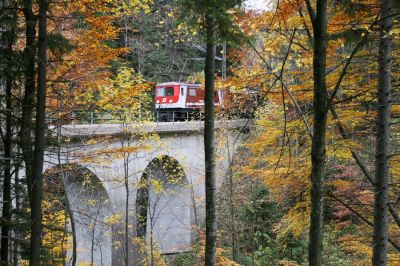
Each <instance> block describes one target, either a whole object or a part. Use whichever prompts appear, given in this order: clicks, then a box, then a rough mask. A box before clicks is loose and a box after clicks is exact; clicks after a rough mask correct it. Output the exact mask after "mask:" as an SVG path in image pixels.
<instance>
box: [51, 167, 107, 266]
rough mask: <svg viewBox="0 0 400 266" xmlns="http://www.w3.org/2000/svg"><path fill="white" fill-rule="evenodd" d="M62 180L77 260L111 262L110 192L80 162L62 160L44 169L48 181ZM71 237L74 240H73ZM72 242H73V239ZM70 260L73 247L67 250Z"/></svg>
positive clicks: (82, 261) (95, 262) (100, 263)
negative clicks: (62, 161)
mask: <svg viewBox="0 0 400 266" xmlns="http://www.w3.org/2000/svg"><path fill="white" fill-rule="evenodd" d="M57 180H58V181H61V182H62V184H63V187H64V191H65V202H66V206H67V208H68V212H69V216H70V230H71V231H73V232H74V233H75V238H73V240H72V241H74V242H75V246H76V254H77V256H76V263H77V265H79V264H82V263H92V265H111V264H112V228H111V225H110V224H108V223H107V219H108V218H109V217H110V216H111V214H112V212H111V204H110V199H109V195H108V193H107V191H106V189H105V188H104V186H103V184H102V182H101V180H100V179H99V178H98V177H97V176H96V175H95V174H94V173H93V172H92V171H90V170H89V169H88V168H86V167H84V166H81V165H79V164H62V165H60V166H56V167H53V168H50V169H47V171H46V172H45V182H51V181H53V182H57ZM72 241H71V242H72ZM71 244H72V243H71ZM68 257H69V258H70V261H71V260H72V251H71V252H68Z"/></svg>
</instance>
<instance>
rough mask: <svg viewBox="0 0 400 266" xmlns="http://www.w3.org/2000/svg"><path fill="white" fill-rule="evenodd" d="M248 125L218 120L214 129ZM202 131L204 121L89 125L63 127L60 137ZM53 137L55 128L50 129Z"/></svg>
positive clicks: (239, 121) (236, 127)
mask: <svg viewBox="0 0 400 266" xmlns="http://www.w3.org/2000/svg"><path fill="white" fill-rule="evenodd" d="M247 124H248V120H246V119H241V120H218V121H215V128H216V129H222V128H224V129H240V128H242V127H244V126H246V125H247ZM203 129H204V121H184V122H158V123H156V122H150V123H144V124H125V125H124V124H91V125H64V126H61V132H60V133H61V136H64V137H99V136H110V135H118V134H122V133H124V131H126V132H137V133H149V132H154V133H158V134H171V133H184V132H196V131H198V132H201V131H203ZM50 130H52V132H54V133H53V135H55V134H56V128H55V127H51V128H50Z"/></svg>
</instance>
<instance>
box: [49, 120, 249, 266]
mask: <svg viewBox="0 0 400 266" xmlns="http://www.w3.org/2000/svg"><path fill="white" fill-rule="evenodd" d="M245 124H246V121H218V122H216V128H217V129H218V130H217V133H216V136H217V140H216V147H217V149H216V154H217V156H216V157H217V165H216V166H217V167H216V168H217V180H218V183H219V185H220V183H221V182H222V180H223V177H224V175H225V174H226V173H227V170H228V166H229V156H230V155H232V154H233V152H234V151H235V149H236V147H237V145H238V144H239V141H240V139H241V137H240V134H241V133H242V132H243V129H244V126H245ZM54 131H56V130H55V129H54ZM54 134H55V133H54ZM60 136H61V138H62V146H61V147H60V148H54V150H52V151H51V152H48V153H47V155H46V162H47V164H46V172H45V173H46V176H45V181H44V182H46V179H50V178H61V180H62V181H63V183H64V188H65V192H66V198H67V199H68V200H67V201H68V205H69V208H70V213H72V218H71V226H70V229H71V230H74V231H75V235H76V247H77V265H79V263H83V262H88V263H90V262H92V261H93V264H94V265H123V260H124V258H125V254H126V253H127V252H128V254H129V255H128V256H129V264H130V265H135V264H137V262H138V260H139V259H142V258H143V255H139V253H142V252H139V251H138V246H139V245H138V244H137V242H136V240H135V239H137V238H136V237H142V238H144V236H145V235H146V239H147V245H148V246H151V245H153V246H155V247H157V250H158V251H157V252H159V253H161V254H173V253H179V252H184V251H188V250H189V249H190V248H191V244H192V243H193V242H194V241H195V237H196V234H195V232H196V228H198V226H201V225H202V223H203V222H204V216H205V215H204V213H205V212H204V168H205V167H204V144H203V122H201V121H194V122H175V123H157V124H155V123H152V124H146V125H121V124H97V125H75V126H64V127H62V128H61V129H59V130H58V137H60ZM53 137H56V136H55V135H53ZM126 213H128V215H126ZM126 231H128V236H127V237H126V234H125V232H126ZM126 242H129V244H128V247H126V245H125V243H126ZM148 252H149V251H148ZM69 255H70V254H69Z"/></svg>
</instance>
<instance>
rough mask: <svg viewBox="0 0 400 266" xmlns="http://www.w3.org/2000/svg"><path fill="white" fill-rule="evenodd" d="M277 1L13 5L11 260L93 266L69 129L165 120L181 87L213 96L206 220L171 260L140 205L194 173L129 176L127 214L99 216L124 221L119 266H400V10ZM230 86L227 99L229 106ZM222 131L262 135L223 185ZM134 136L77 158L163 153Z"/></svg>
mask: <svg viewBox="0 0 400 266" xmlns="http://www.w3.org/2000/svg"><path fill="white" fill-rule="evenodd" d="M260 2H263V1H260ZM263 3H264V4H265V8H264V9H262V10H252V9H247V8H246V3H243V2H242V1H240V0H235V1H233V0H219V1H218V0H73V1H62V0H58V1H55V0H2V1H1V2H0V136H1V142H0V147H1V154H0V181H1V182H0V195H1V200H0V203H1V207H0V209H1V224H0V226H1V254H0V256H1V258H0V260H1V265H28V264H29V265H95V264H94V262H93V256H92V260H91V261H88V262H87V263H85V264H82V263H80V264H79V263H77V256H79V250H77V248H76V238H75V235H74V234H75V233H74V219H73V215H74V214H73V213H72V211H71V209H70V207H69V199H68V197H66V193H65V189H64V185H63V182H62V180H63V179H62V178H61V177H62V176H63V175H64V174H65V173H68V171H69V169H67V168H68V167H67V168H66V167H65V166H62V165H61V159H60V158H61V157H62V156H63V155H62V152H63V147H64V146H65V145H68V143H69V142H70V141H71V140H70V139H68V138H66V137H64V136H62V135H61V129H60V128H61V127H62V126H64V125H68V124H71V123H93V121H94V123H100V124H101V123H121V124H124V125H127V128H128V125H129V124H136V125H144V124H151V123H152V122H153V121H154V118H153V112H154V110H153V105H154V102H153V89H154V86H155V84H157V83H161V82H167V81H180V82H193V83H194V82H197V83H202V84H204V86H205V90H206V95H205V99H204V102H205V107H204V110H203V111H202V112H204V114H203V115H202V117H204V118H203V121H204V151H205V165H206V167H205V198H204V199H203V200H204V201H205V202H206V206H205V208H206V210H205V214H206V215H205V221H203V222H201V221H199V222H198V221H196V228H195V231H196V241H195V243H193V245H192V249H191V250H190V251H188V252H183V253H177V254H173V255H168V256H167V255H163V254H160V252H159V251H158V250H157V244H156V243H154V242H153V241H151V240H152V239H151V238H150V240H149V238H146V221H147V219H148V218H146V217H147V208H142V207H143V206H137V207H136V211H132V210H131V209H130V206H131V205H132V204H133V205H134V203H132V202H130V195H131V192H132V191H133V190H135V191H136V190H137V191H138V192H137V193H138V195H139V196H140V199H141V200H142V201H143V202H142V203H143V204H144V205H145V204H146V201H148V198H146V195H147V194H148V189H149V186H152V187H153V188H154V189H155V190H156V191H157V193H167V187H168V186H167V184H166V183H168V182H172V183H173V182H175V181H174V180H175V179H176V178H180V177H179V174H172V175H171V174H166V175H170V176H168V178H166V179H165V180H166V181H165V180H164V181H163V182H164V183H163V182H159V181H157V180H151V178H148V179H147V178H146V179H145V180H144V181H138V182H137V183H135V184H130V183H129V180H130V179H129V175H130V174H131V173H128V170H126V169H128V167H127V168H126V169H125V171H124V176H121V177H118V178H116V180H115V182H120V184H121V186H124V188H125V189H126V209H125V212H123V213H120V214H118V215H113V216H110V217H103V218H104V219H103V220H102V221H100V222H101V223H102V226H112V225H113V224H115V223H122V224H124V226H123V228H121V231H120V232H119V233H120V234H119V235H120V236H121V240H120V241H119V242H118V243H120V245H119V246H118V247H114V248H120V249H121V250H123V251H124V252H122V253H121V254H123V255H122V257H123V258H122V261H123V263H122V262H121V263H122V264H121V265H135V264H137V265H316V266H321V265H374V266H375V265H400V59H399V58H400V49H399V46H400V2H399V1H397V0H271V1H270V2H263ZM215 90H223V91H226V92H228V93H227V95H228V96H227V99H225V102H224V107H225V108H223V110H219V109H218V110H214V109H215V108H214V104H213V97H214V91H215ZM219 119H245V120H246V121H247V122H246V129H244V130H241V131H240V132H239V133H238V134H239V135H240V136H238V138H240V139H241V140H242V141H241V144H240V145H238V148H237V149H236V150H235V151H231V152H230V154H229V158H228V161H229V167H228V169H227V171H226V175H225V176H224V177H223V180H222V181H221V183H222V185H221V187H219V188H218V189H217V188H216V171H215V165H216V164H218V160H220V158H218V156H216V155H215V152H214V151H215V149H216V148H217V147H218V145H220V144H219V143H217V141H216V140H217V137H218V134H224V132H219V131H217V130H215V128H214V121H215V120H219ZM128 131H129V130H127V132H124V134H126V135H127V137H126V139H125V140H123V141H122V143H121V147H120V148H114V149H109V150H106V149H105V150H104V151H102V152H98V153H96V154H93V155H92V156H91V157H85V156H82V158H78V159H76V158H75V159H76V160H78V161H79V160H81V161H85V162H89V161H96V162H101V163H106V161H107V160H108V159H109V158H115V157H119V158H124V162H125V161H126V164H128V162H129V158H132V157H134V156H135V154H137V153H138V152H139V151H141V152H143V151H146V150H147V149H148V148H149V147H146V145H145V144H143V143H145V141H143V143H141V142H135V143H136V144H135V146H132V145H131V142H130V139H131V138H140V139H141V140H148V139H151V140H152V141H154V142H157V141H160V139H159V138H158V137H157V136H156V135H155V134H146V135H143V136H139V137H138V136H137V133H136V132H128ZM102 141H104V143H105V144H104V145H106V142H107V140H99V139H89V140H88V141H87V143H86V144H87V145H91V144H94V143H97V144H98V143H101V142H102ZM45 154H47V156H49V155H48V154H52V156H53V157H54V158H59V159H58V160H59V165H55V168H53V169H56V170H53V171H45V170H46V169H45V167H44V165H46V161H45V160H44V158H45ZM160 160H161V159H160ZM162 160H164V159H162ZM164 163H165V162H164ZM166 165H168V167H167V168H168V169H162V171H161V170H160V171H161V172H163V171H164V172H165V173H167V172H169V173H176V172H178V173H179V172H180V169H179V167H180V166H178V165H177V164H175V162H166ZM57 167H58V168H57ZM154 167H156V165H155V166H154ZM164 172H163V173H164ZM81 174H82V175H83V176H85V174H84V171H83V170H82V173H81ZM88 179H89V178H88ZM85 182H86V181H85ZM88 183H90V182H89V181H88ZM86 187H87V190H88V191H92V190H93V191H96V190H97V188H96V187H95V186H93V187H90V184H89V185H88V184H86ZM88 193H89V192H88ZM139 196H138V197H139ZM90 204H91V206H93V208H96V207H97V206H99V207H98V208H99V209H100V207H101V206H102V205H104V204H109V203H108V202H106V201H105V200H104V201H97V202H94V201H93V202H91V203H90ZM130 204H131V205H130ZM194 207H195V206H194ZM132 216H136V219H137V226H136V229H135V230H133V231H132V226H133V225H132V224H130V221H131V217H132ZM93 221H95V222H94V224H93V223H89V224H88V225H87V226H88V227H89V228H95V226H96V224H95V223H96V221H98V219H97V218H96V219H93ZM93 232H94V229H93ZM93 238H94V233H93ZM93 241H94V240H93ZM132 247H135V252H134V254H136V255H135V256H133V255H130V254H131V253H130V249H132ZM134 257H135V258H134Z"/></svg>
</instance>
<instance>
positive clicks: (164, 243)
mask: <svg viewBox="0 0 400 266" xmlns="http://www.w3.org/2000/svg"><path fill="white" fill-rule="evenodd" d="M136 221H137V223H136V231H137V236H138V237H141V238H146V239H147V243H148V244H149V245H150V246H151V247H154V246H155V247H157V248H158V251H159V252H160V253H161V254H173V253H179V252H183V251H187V250H189V249H190V247H191V242H192V241H191V237H192V229H193V223H192V221H193V219H192V198H191V189H190V185H189V183H188V180H187V177H186V173H185V171H184V169H183V167H182V165H181V164H180V163H179V162H178V161H177V160H176V159H175V158H173V157H171V156H169V155H162V156H159V157H156V158H154V159H153V160H151V161H150V163H149V164H148V165H147V167H146V168H145V170H144V172H143V174H142V177H141V180H140V182H139V185H138V189H137V195H136Z"/></svg>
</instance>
